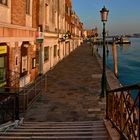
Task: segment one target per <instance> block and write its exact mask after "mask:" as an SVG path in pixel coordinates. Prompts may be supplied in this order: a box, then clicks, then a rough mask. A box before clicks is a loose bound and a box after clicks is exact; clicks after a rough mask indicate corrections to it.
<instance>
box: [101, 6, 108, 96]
mask: <svg viewBox="0 0 140 140" xmlns="http://www.w3.org/2000/svg"><path fill="white" fill-rule="evenodd" d="M108 12H109V10H107V9H106V8H105V6H104V7H103V8H102V10H101V11H100V14H101V21H102V22H103V71H102V81H101V88H102V91H101V95H100V97H101V98H102V97H104V95H106V89H107V83H106V54H105V35H106V32H105V22H107V17H108Z"/></svg>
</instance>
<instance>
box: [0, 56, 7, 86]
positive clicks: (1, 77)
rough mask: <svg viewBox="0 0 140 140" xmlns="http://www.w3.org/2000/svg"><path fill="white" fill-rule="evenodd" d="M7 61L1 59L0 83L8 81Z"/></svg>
mask: <svg viewBox="0 0 140 140" xmlns="http://www.w3.org/2000/svg"><path fill="white" fill-rule="evenodd" d="M4 63H5V59H4V57H0V83H1V82H3V81H5V80H6V68H5V64H4Z"/></svg>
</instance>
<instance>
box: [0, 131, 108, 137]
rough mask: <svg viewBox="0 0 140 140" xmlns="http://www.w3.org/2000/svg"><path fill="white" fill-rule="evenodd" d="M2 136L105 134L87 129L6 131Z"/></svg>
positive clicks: (104, 132) (104, 133)
mask: <svg viewBox="0 0 140 140" xmlns="http://www.w3.org/2000/svg"><path fill="white" fill-rule="evenodd" d="M0 134H1V135H2V136H56V135H58V136H60V135H65V136H66V135H69V136H78V135H80V136H82V135H88V136H98V135H100V136H104V135H106V134H107V132H106V131H87V132H79V131H78V132H6V133H0Z"/></svg>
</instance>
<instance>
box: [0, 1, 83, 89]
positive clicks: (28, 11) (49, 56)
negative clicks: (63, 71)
mask: <svg viewBox="0 0 140 140" xmlns="http://www.w3.org/2000/svg"><path fill="white" fill-rule="evenodd" d="M82 31H83V24H82V23H81V22H80V20H79V18H78V16H77V15H76V13H75V12H74V13H72V2H71V0H1V1H0V87H1V86H5V85H8V86H12V85H14V82H13V81H15V77H17V79H18V86H19V87H24V86H25V85H27V84H29V83H30V82H32V81H33V80H34V79H35V78H36V77H37V76H38V75H39V74H45V73H46V72H47V71H49V70H50V69H51V68H53V67H54V66H55V65H56V64H57V63H58V62H59V61H60V60H62V59H63V58H64V57H65V56H67V55H69V54H70V52H72V51H73V50H74V49H75V48H76V47H77V46H79V45H80V43H81V39H82V38H81V36H82Z"/></svg>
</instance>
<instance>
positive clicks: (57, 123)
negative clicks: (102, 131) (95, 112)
mask: <svg viewBox="0 0 140 140" xmlns="http://www.w3.org/2000/svg"><path fill="white" fill-rule="evenodd" d="M100 123H101V124H104V122H103V121H102V120H101V121H82V122H80V121H74V122H24V124H33V125H36V124H40V125H50V124H52V125H53V124H54V125H73V124H74V125H76V124H77V125H80V124H81V125H83V124H86V125H87V124H89V125H91V124H100Z"/></svg>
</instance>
